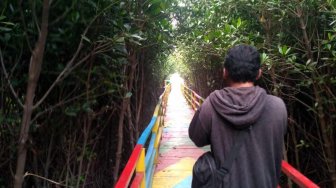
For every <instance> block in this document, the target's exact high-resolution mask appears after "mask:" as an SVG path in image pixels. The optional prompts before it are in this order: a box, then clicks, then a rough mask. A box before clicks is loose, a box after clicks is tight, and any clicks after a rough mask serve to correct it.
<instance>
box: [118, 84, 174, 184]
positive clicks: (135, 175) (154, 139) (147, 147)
mask: <svg viewBox="0 0 336 188" xmlns="http://www.w3.org/2000/svg"><path fill="white" fill-rule="evenodd" d="M170 90H171V85H170V84H168V85H166V87H165V90H164V92H163V93H162V95H161V96H160V98H159V102H158V104H157V105H156V107H155V110H154V114H153V117H152V119H151V121H150V123H149V124H148V126H147V127H146V129H145V130H144V131H143V132H142V134H141V136H140V138H139V140H138V142H137V144H136V146H135V147H134V149H133V152H132V154H131V156H130V158H129V159H128V162H127V164H126V166H125V168H124V170H123V171H122V173H121V175H120V177H119V179H118V181H117V183H116V185H115V188H125V187H132V188H135V187H141V188H145V187H151V184H152V178H153V174H154V168H155V166H154V163H155V161H156V160H157V157H158V147H159V144H160V139H161V135H162V128H163V123H164V119H163V118H164V114H165V111H166V106H167V100H168V95H169V93H170Z"/></svg>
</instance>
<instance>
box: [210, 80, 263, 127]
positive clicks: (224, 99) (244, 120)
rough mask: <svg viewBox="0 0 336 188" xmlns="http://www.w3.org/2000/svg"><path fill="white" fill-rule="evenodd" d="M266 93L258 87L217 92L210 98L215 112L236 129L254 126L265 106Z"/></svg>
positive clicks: (226, 89)
mask: <svg viewBox="0 0 336 188" xmlns="http://www.w3.org/2000/svg"><path fill="white" fill-rule="evenodd" d="M266 96H267V94H266V91H265V90H264V89H262V88H260V87H258V86H254V87H241V88H232V87H227V88H224V89H222V90H216V91H215V92H213V93H212V94H211V95H210V96H209V98H210V102H211V104H212V106H213V108H214V109H215V111H216V112H217V113H218V114H219V115H220V116H221V117H223V118H224V119H225V120H227V121H228V122H230V125H232V126H233V127H234V128H236V129H244V128H247V127H248V126H250V125H253V124H254V123H255V122H256V121H257V120H258V118H259V117H260V115H261V113H262V110H263V108H264V105H265V100H266Z"/></svg>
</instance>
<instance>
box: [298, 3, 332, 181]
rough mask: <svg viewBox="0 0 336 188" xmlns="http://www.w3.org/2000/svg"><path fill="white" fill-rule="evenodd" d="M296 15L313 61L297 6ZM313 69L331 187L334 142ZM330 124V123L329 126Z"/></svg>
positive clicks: (314, 88)
mask: <svg viewBox="0 0 336 188" xmlns="http://www.w3.org/2000/svg"><path fill="white" fill-rule="evenodd" d="M296 15H297V17H298V18H299V22H300V28H301V29H302V34H303V41H304V46H305V48H306V52H307V57H308V60H311V61H313V58H314V57H313V52H312V50H311V43H310V41H309V37H308V34H307V30H306V25H305V20H304V18H303V11H302V9H301V8H300V7H297V12H296ZM314 71H315V70H313V71H312V77H313V92H314V97H315V102H316V104H317V105H318V106H317V113H318V114H317V116H318V119H319V123H320V129H321V132H322V138H323V146H324V153H325V161H326V164H327V168H328V172H329V176H330V179H331V184H332V187H336V163H335V143H334V140H333V139H334V138H333V135H332V127H329V126H328V125H329V124H328V122H327V120H326V114H325V111H324V107H323V101H322V96H321V93H320V91H321V89H319V84H318V83H317V82H315V80H316V78H317V75H316V72H314ZM331 125H332V124H330V126H331Z"/></svg>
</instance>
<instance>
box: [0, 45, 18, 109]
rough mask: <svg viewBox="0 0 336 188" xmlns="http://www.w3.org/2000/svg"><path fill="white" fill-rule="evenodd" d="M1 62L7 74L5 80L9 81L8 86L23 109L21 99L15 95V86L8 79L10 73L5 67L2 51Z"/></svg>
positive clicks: (0, 53)
mask: <svg viewBox="0 0 336 188" xmlns="http://www.w3.org/2000/svg"><path fill="white" fill-rule="evenodd" d="M0 61H1V66H2V70H3V72H4V74H5V78H6V80H7V84H8V86H9V88H10V90H11V92H12V94H13V95H14V97H15V99H16V102H17V103H18V104H19V105H20V106H21V107H22V108H23V103H22V101H21V100H20V99H19V97H18V96H17V94H16V93H15V91H14V88H13V85H12V84H11V83H10V80H9V77H8V73H7V71H6V67H5V64H4V60H3V56H2V51H1V49H0Z"/></svg>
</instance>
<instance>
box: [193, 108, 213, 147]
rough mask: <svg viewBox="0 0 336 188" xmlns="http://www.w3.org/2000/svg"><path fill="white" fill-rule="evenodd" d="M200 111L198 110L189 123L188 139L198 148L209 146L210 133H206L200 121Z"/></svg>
mask: <svg viewBox="0 0 336 188" xmlns="http://www.w3.org/2000/svg"><path fill="white" fill-rule="evenodd" d="M200 113H202V112H201V109H198V110H197V111H196V113H195V115H194V117H193V119H192V120H191V122H190V126H189V138H190V139H191V140H192V141H193V142H194V143H195V145H196V146H198V147H203V146H206V145H209V144H210V131H208V130H207V129H206V128H205V127H203V126H204V125H203V124H202V122H201V121H200V118H199V117H200Z"/></svg>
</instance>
